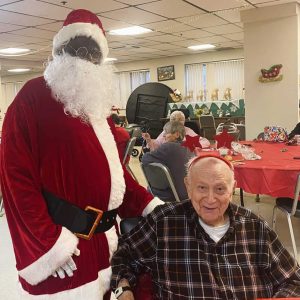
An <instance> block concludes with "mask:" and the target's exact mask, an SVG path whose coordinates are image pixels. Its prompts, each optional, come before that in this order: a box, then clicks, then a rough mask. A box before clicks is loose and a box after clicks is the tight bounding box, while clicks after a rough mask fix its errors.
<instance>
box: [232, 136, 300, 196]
mask: <svg viewBox="0 0 300 300" xmlns="http://www.w3.org/2000/svg"><path fill="white" fill-rule="evenodd" d="M245 143H246V144H251V145H252V147H253V148H254V149H255V153H256V154H258V155H260V156H261V160H253V161H244V162H243V163H244V164H242V165H236V166H235V171H234V172H235V178H236V180H237V187H240V188H242V189H243V190H244V191H245V192H248V193H252V194H267V195H270V196H273V197H290V198H294V189H295V184H296V181H297V176H298V174H299V173H300V159H294V157H296V156H298V157H300V146H286V145H285V144H282V143H262V142H244V144H245ZM234 159H235V157H234Z"/></svg>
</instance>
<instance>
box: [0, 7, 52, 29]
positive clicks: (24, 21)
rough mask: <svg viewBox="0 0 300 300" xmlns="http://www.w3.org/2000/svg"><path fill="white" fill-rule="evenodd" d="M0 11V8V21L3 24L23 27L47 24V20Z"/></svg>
mask: <svg viewBox="0 0 300 300" xmlns="http://www.w3.org/2000/svg"><path fill="white" fill-rule="evenodd" d="M1 9H2V7H0V20H1V22H3V23H9V24H15V25H23V26H36V25H41V24H46V23H49V20H48V19H43V18H38V17H32V16H27V15H23V14H22V13H21V14H18V13H13V12H9V11H4V10H1Z"/></svg>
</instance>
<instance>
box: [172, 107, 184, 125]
mask: <svg viewBox="0 0 300 300" xmlns="http://www.w3.org/2000/svg"><path fill="white" fill-rule="evenodd" d="M170 121H171V122H173V121H178V122H181V123H183V124H184V122H185V115H184V113H183V112H182V111H180V110H175V111H173V112H172V113H171V115H170Z"/></svg>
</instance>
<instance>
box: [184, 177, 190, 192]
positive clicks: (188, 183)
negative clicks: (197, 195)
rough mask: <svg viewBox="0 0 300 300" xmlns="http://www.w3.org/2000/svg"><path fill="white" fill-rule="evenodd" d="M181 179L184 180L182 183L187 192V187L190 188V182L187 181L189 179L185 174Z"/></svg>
mask: <svg viewBox="0 0 300 300" xmlns="http://www.w3.org/2000/svg"><path fill="white" fill-rule="evenodd" d="M183 180H184V184H185V187H186V190H187V192H188V191H189V189H190V182H189V179H188V177H187V176H185V177H184V179H183Z"/></svg>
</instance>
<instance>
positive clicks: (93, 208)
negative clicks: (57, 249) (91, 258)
mask: <svg viewBox="0 0 300 300" xmlns="http://www.w3.org/2000/svg"><path fill="white" fill-rule="evenodd" d="M88 210H91V211H93V212H95V213H97V217H96V219H95V222H94V224H93V226H92V228H91V230H90V232H89V233H88V234H82V233H75V235H76V236H77V237H79V238H82V239H85V240H90V239H91V238H92V236H93V234H94V232H95V230H96V227H97V226H98V224H99V222H100V220H101V218H102V215H103V211H102V210H100V209H97V208H95V207H92V206H87V207H86V208H85V211H88Z"/></svg>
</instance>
